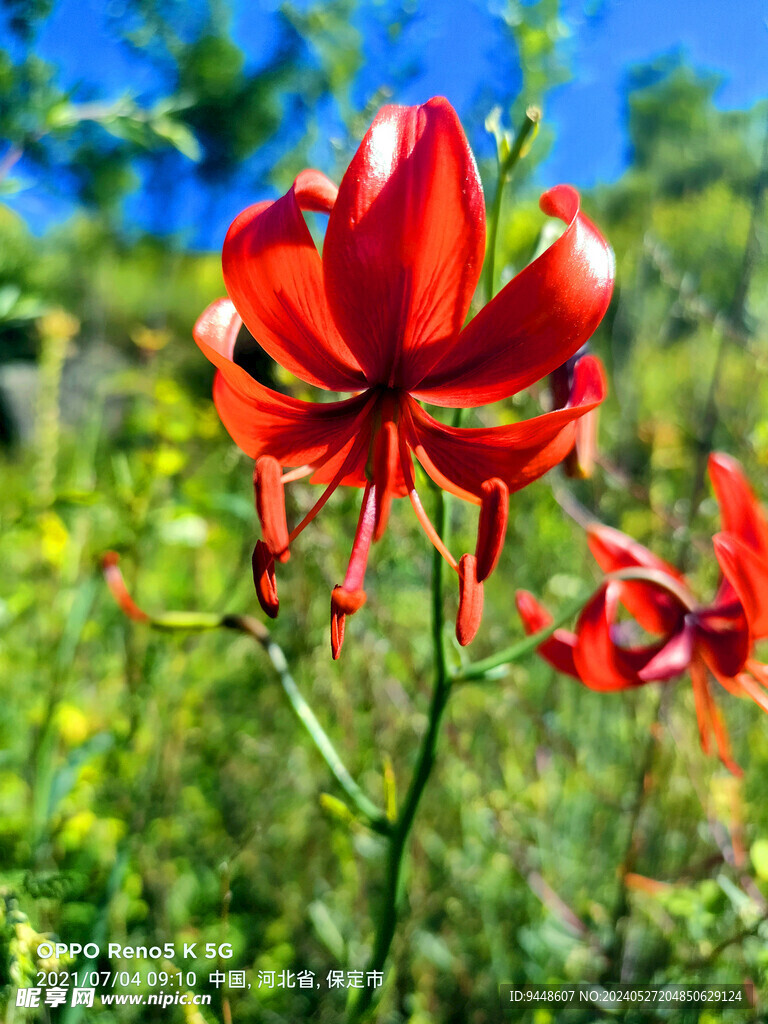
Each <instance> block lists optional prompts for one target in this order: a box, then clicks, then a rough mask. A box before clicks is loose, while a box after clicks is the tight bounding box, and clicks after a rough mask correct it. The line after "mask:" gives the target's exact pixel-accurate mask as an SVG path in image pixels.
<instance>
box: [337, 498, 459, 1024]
mask: <svg viewBox="0 0 768 1024" xmlns="http://www.w3.org/2000/svg"><path fill="white" fill-rule="evenodd" d="M435 528H436V529H437V532H438V533H439V535H440V536H441V537H443V538H445V535H446V533H447V508H446V499H445V497H444V496H443V492H442V491H438V492H437V514H436V516H435ZM443 598H444V587H443V559H442V556H441V555H440V552H439V551H437V550H435V551H434V553H433V556H432V644H433V651H434V659H435V680H434V684H433V688H432V698H431V701H430V706H429V721H428V724H427V731H426V732H425V734H424V737H423V739H422V741H421V747H420V748H419V753H418V757H417V760H416V767H415V769H414V772H413V776H412V777H411V782H410V785H409V787H408V792H407V793H406V796H405V801H404V802H403V805H402V807H401V808H400V812H399V814H398V816H397V819H396V820H395V822H394V824H393V826H392V833H391V835H390V837H389V845H388V847H387V860H386V867H385V875H384V891H383V893H382V894H381V902H380V904H379V908H380V909H379V917H378V920H377V922H376V934H375V938H374V945H373V952H372V953H371V958H370V961H369V964H368V968H367V970H368V972H371V971H382V972H383V970H384V965H385V963H386V960H387V957H388V955H389V950H390V947H391V945H392V940H393V938H394V935H395V928H396V926H397V907H398V902H399V899H398V897H399V888H400V878H401V874H402V866H403V859H404V856H405V851H406V847H407V845H408V839H409V836H410V834H411V828H412V826H413V822H414V819H415V817H416V812H417V810H418V807H419V803H420V801H421V798H422V795H423V793H424V790H425V789H426V786H427V782H428V781H429V777H430V775H431V773H432V769H433V767H434V764H435V754H436V750H437V740H438V735H439V733H440V724H441V722H442V718H443V713H444V711H445V708H446V705H447V703H448V698H449V696H450V692H451V678H450V675H449V673H448V666H447V661H446V656H445V640H444V635H443V634H444V620H443ZM350 992H351V1001H350V1003H349V1007H348V1015H347V1020H348V1021H349V1022H350V1024H352V1022H353V1021H357V1020H360V1019H361V1017H362V1016H363V1015H364V1014H365V1013H366V1012H367V1010H368V1009H369V1008H370V1005H371V1001H372V999H373V993H374V989H373V987H366V988H363V989H351V990H350Z"/></svg>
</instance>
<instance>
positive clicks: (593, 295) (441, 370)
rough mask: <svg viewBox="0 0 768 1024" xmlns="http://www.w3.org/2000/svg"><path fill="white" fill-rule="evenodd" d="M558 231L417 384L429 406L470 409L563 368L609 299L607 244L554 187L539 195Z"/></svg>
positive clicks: (562, 189)
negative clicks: (563, 224) (559, 223)
mask: <svg viewBox="0 0 768 1024" xmlns="http://www.w3.org/2000/svg"><path fill="white" fill-rule="evenodd" d="M541 207H542V209H543V210H544V212H545V213H548V214H550V215H552V216H556V217H560V218H561V219H562V220H564V221H567V222H568V227H567V228H566V230H565V232H564V234H563V235H562V236H561V237H560V238H559V239H558V240H557V241H556V242H554V243H553V244H552V245H551V246H550V247H549V249H547V250H546V252H544V253H542V255H541V256H539V257H538V259H536V260H534V261H533V263H531V264H530V265H529V266H527V267H526V268H525V269H524V270H522V271H521V272H520V273H519V274H518V275H517V276H516V277H515V278H513V279H512V280H511V281H510V282H509V284H508V285H507V286H506V287H505V288H502V290H501V291H500V292H499V294H498V295H497V296H496V297H495V298H494V299H493V300H492V301H491V302H489V303H488V305H487V306H485V308H484V309H482V310H480V312H479V313H478V314H477V316H476V317H475V318H474V319H473V320H472V321H471V322H470V323H469V324H468V325H467V326H466V327H465V328H464V330H463V331H462V332H461V335H460V336H459V338H458V340H457V342H456V343H455V344H454V345H453V346H452V347H451V348H450V349H449V350H448V351H447V352H446V354H445V355H444V356H443V357H442V358H441V359H440V361H439V362H438V363H437V364H436V365H435V367H434V369H432V370H431V371H430V372H429V374H428V375H427V376H426V377H425V378H424V379H422V380H421V381H420V382H419V383H418V386H417V387H414V388H412V389H411V390H412V393H413V394H414V396H415V397H416V398H420V399H423V400H424V401H426V402H432V403H434V404H436V405H444V406H460V407H467V406H475V405H485V404H486V403H488V402H493V401H497V400H498V399H501V398H508V397H509V396H510V395H514V394H515V393H516V392H518V391H521V390H522V389H523V388H526V387H528V386H529V385H530V384H533V383H534V382H535V381H537V380H540V379H541V378H542V377H543V376H545V375H546V374H547V373H550V372H551V371H552V370H554V369H556V368H557V367H558V366H560V364H561V363H564V362H565V361H566V359H568V358H569V357H570V356H571V355H573V353H574V352H576V351H577V349H579V348H580V347H581V346H582V345H583V344H584V342H585V341H587V339H588V338H589V337H590V336H591V335H592V334H593V333H594V331H595V329H596V328H597V325H598V324H599V323H600V321H601V320H602V318H603V315H604V313H605V311H606V309H607V308H608V303H609V302H610V299H611V292H612V290H613V279H614V273H615V268H614V259H613V252H612V251H611V247H610V246H609V245H608V243H607V242H606V240H605V239H604V238H603V236H602V235H601V234H600V232H599V231H598V230H597V228H596V227H595V226H594V224H592V222H591V221H590V220H588V219H587V218H586V217H585V216H584V214H582V213H581V212H580V210H579V196H578V193H577V192H576V190H575V189H573V188H571V187H570V186H568V185H559V186H557V187H556V188H553V189H551V190H550V191H549V192H545V193H544V195H543V196H542V197H541Z"/></svg>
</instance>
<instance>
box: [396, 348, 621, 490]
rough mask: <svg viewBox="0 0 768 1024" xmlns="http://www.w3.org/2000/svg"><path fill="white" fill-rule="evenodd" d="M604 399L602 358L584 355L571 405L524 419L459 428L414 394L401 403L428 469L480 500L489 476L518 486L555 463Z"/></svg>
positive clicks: (413, 441)
mask: <svg viewBox="0 0 768 1024" xmlns="http://www.w3.org/2000/svg"><path fill="white" fill-rule="evenodd" d="M604 398H605V377H604V375H603V371H602V368H601V366H600V363H599V361H598V360H596V359H595V358H594V357H592V356H585V357H584V358H583V359H580V360H579V364H578V366H577V368H576V375H575V380H574V389H573V392H572V395H571V404H570V405H568V406H566V408H564V409H556V410H554V411H553V412H549V413H546V414H545V415H543V416H537V417H535V418H534V419H530V420H524V421H523V422H521V423H514V424H511V425H509V426H502V427H480V428H473V429H461V428H459V427H448V426H444V425H443V424H442V423H438V421H437V420H435V419H433V418H432V417H431V416H430V415H429V414H428V413H426V412H425V411H424V410H423V409H422V408H421V407H420V406H419V405H418V403H416V402H414V401H413V400H412V399H409V400H408V402H407V403H404V404H403V406H402V408H403V413H404V428H405V429H406V432H407V437H408V444H409V445H410V447H411V448H412V449H413V451H414V452H415V454H416V457H417V459H418V460H419V462H421V464H422V465H423V467H424V469H425V470H426V472H427V473H428V474H429V475H430V476H431V477H432V479H433V480H434V481H435V482H436V483H437V484H439V485H440V487H443V488H444V489H445V490H448V491H451V492H452V493H453V494H457V495H459V497H462V498H465V499H466V500H468V501H472V502H475V503H477V504H479V503H480V500H481V497H482V487H483V482H484V481H485V480H487V479H488V478H489V477H498V478H499V479H500V480H502V481H503V482H504V483H505V484H506V485H507V487H508V488H509V490H510V491H518V490H520V489H521V488H522V487H525V486H526V485H527V484H529V483H531V482H532V481H533V480H536V479H538V478H539V477H540V476H541V475H542V474H543V473H546V472H547V470H549V469H551V468H552V467H553V466H555V465H557V463H558V462H560V461H561V460H562V459H563V458H564V457H565V456H566V455H567V454H568V452H569V451H570V450H571V447H572V446H573V439H574V430H575V421H576V420H577V419H578V418H579V417H580V416H583V415H584V414H585V413H587V412H589V411H590V410H591V409H594V408H595V407H596V406H597V405H599V404H600V402H602V401H603V399H604Z"/></svg>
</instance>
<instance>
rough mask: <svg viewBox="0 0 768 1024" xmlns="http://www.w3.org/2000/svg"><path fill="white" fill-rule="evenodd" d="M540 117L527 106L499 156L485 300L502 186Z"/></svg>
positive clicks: (491, 273) (493, 267)
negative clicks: (521, 120)
mask: <svg viewBox="0 0 768 1024" xmlns="http://www.w3.org/2000/svg"><path fill="white" fill-rule="evenodd" d="M540 119H541V111H540V110H539V109H538V108H537V107H529V108H528V109H527V110H526V112H525V119H524V120H523V123H522V124H521V125H520V128H519V129H518V132H517V135H516V136H515V141H514V142H513V143H512V147H511V148H510V151H509V153H507V155H506V157H505V158H504V159H503V160H502V159H501V157H499V176H498V178H497V180H496V192H495V193H494V196H493V203H492V204H491V211H490V213H491V215H490V218H489V221H490V233H489V236H488V253H487V256H486V260H485V301H486V302H490V301H491V299H492V298H493V287H494V278H495V271H496V237H497V235H498V233H499V220H500V218H501V201H502V198H503V195H504V186H505V185H506V183H507V182H508V181H509V176H510V174H511V173H512V171H513V169H514V167H515V164H516V163H517V162H518V160H519V159H520V157H521V155H522V151H523V146H524V145H525V143H526V141H527V139H528V136H529V135H530V134H531V132H532V131H533V130H534V128H535V127H536V126H537V125H538V123H539V120H540Z"/></svg>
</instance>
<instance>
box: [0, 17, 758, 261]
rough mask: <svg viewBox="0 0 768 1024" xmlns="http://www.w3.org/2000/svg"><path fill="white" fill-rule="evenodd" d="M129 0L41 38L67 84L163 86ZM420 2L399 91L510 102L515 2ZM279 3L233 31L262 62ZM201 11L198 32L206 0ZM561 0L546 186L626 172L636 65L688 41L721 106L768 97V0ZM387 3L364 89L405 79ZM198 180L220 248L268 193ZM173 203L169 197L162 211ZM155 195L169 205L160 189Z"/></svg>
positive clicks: (150, 220)
mask: <svg viewBox="0 0 768 1024" xmlns="http://www.w3.org/2000/svg"><path fill="white" fill-rule="evenodd" d="M122 3H123V0H110V2H109V4H107V3H105V2H104V0H58V2H57V4H56V5H55V7H54V13H53V15H52V17H51V18H50V19H49V21H48V22H47V24H46V26H45V28H44V30H43V32H42V34H41V36H40V38H39V41H38V45H37V49H38V52H39V53H40V55H41V56H43V57H45V58H46V59H47V60H49V61H51V62H53V63H54V64H56V65H57V66H58V67H59V68H60V69H61V72H60V73H61V81H62V82H63V83H64V84H68V85H74V84H76V83H79V84H80V86H81V87H83V88H84V89H85V90H86V91H90V92H91V93H92V94H96V95H101V96H106V97H109V96H115V95H119V94H121V93H123V92H125V91H127V90H130V91H132V92H133V93H135V94H137V95H148V96H150V95H151V94H152V93H153V91H154V90H156V89H157V88H158V85H159V80H158V76H157V73H156V72H155V71H154V70H153V69H152V68H151V67H150V66H149V65H147V64H146V63H141V62H137V61H136V60H135V59H134V58H133V57H132V56H131V54H130V53H129V52H128V51H126V50H125V49H123V48H121V47H120V46H119V45H117V44H116V43H115V41H114V38H113V37H112V36H110V34H109V33H108V32H107V31H106V29H105V27H104V20H105V11H107V10H112V11H113V12H114V11H115V10H117V9H119V5H121V4H122ZM413 3H414V7H415V9H416V11H417V17H416V18H414V19H413V21H412V22H411V24H410V25H409V27H408V29H407V31H406V32H405V33H404V34H403V40H402V46H401V48H400V50H399V51H396V52H395V60H396V62H398V61H399V62H400V63H402V62H403V61H404V60H406V59H410V58H413V59H414V60H415V61H416V62H417V65H418V68H419V70H418V73H417V74H416V75H415V77H412V78H409V79H406V80H405V82H404V84H403V85H402V87H398V88H397V91H396V93H395V96H394V99H395V100H397V101H399V102H404V103H417V102H421V101H423V100H424V99H426V98H428V97H429V96H431V95H435V94H443V95H445V96H447V97H448V98H449V99H450V100H451V102H452V103H453V104H454V106H456V108H457V109H458V111H459V113H460V115H461V114H463V115H465V116H466V115H467V113H468V112H469V110H470V109H472V107H473V104H475V103H476V101H477V99H478V96H479V95H480V94H481V92H483V91H484V92H485V94H486V95H495V96H497V97H498V98H499V99H502V100H503V99H504V98H505V97H510V96H513V95H514V93H515V90H516V88H517V86H518V84H519V83H518V80H517V74H516V70H515V66H514V64H515V62H514V55H512V54H510V53H509V52H508V51H507V52H504V50H503V49H502V48H501V46H500V38H501V36H500V32H499V21H498V18H497V17H496V16H495V15H494V14H493V13H492V8H493V5H494V3H496V4H498V5H499V7H501V6H502V5H503V0H490V3H489V2H483V0H421V2H419V3H417V2H416V0H413ZM275 6H276V2H275V3H273V2H271V0H233V6H232V7H231V11H232V19H233V21H232V27H233V35H234V38H235V40H236V41H237V42H238V44H239V45H240V46H241V47H243V48H244V49H245V51H246V53H247V55H248V59H249V63H250V64H251V65H254V66H255V65H258V64H259V63H260V62H261V61H262V60H264V58H265V55H266V54H267V53H268V52H269V50H270V48H271V47H272V46H274V43H275V32H274V24H275V16H274V9H275ZM187 8H188V9H189V11H190V21H191V30H192V29H193V28H194V12H195V8H196V5H195V3H194V0H188V3H187ZM561 9H562V12H563V19H564V21H565V23H566V26H567V29H568V36H567V38H566V39H565V40H564V41H563V43H562V46H563V56H564V57H565V58H566V61H567V63H568V65H569V66H570V68H571V71H572V77H571V79H570V80H569V81H568V82H567V83H566V84H564V85H561V86H558V87H557V88H555V89H553V90H552V91H551V93H550V94H549V96H548V98H547V101H546V104H545V118H546V119H547V121H548V122H549V123H550V124H551V125H552V127H553V129H554V135H555V142H554V145H553V148H552V150H551V152H550V154H549V156H548V158H547V160H546V161H545V162H544V163H543V164H542V165H541V167H540V169H539V178H540V180H541V183H542V185H549V184H552V183H554V182H556V181H569V182H571V183H573V184H575V185H577V186H580V187H583V188H586V187H590V186H592V185H594V184H596V183H598V182H602V181H610V180H613V179H615V178H616V177H617V176H619V175H620V174H621V172H622V170H623V168H624V166H625V163H626V155H627V140H626V134H625V130H624V125H623V102H624V99H623V98H624V92H625V85H626V80H627V73H628V68H629V67H630V66H631V65H633V64H636V63H639V62H646V61H649V60H652V59H653V58H655V57H658V56H659V55H661V54H664V53H669V52H670V51H672V50H681V51H682V52H683V53H684V54H685V55H686V56H687V58H688V60H689V61H690V62H691V63H692V64H693V65H694V66H696V67H699V68H701V69H703V70H711V71H716V72H718V73H720V74H721V75H722V77H723V85H722V87H721V89H720V91H719V92H718V94H717V98H716V99H717V102H718V103H719V104H720V105H721V106H723V107H746V106H749V105H751V104H752V103H754V102H755V100H757V99H759V98H762V97H765V96H768V27H767V26H768V0H562V3H561ZM378 10H379V11H380V10H381V8H380V7H379V8H378ZM376 11H377V6H376V5H375V4H372V3H370V2H365V0H364V2H363V3H362V4H361V6H360V14H359V15H358V27H359V28H360V29H361V32H362V35H363V37H364V39H365V50H366V58H367V61H366V65H365V67H364V69H363V71H362V72H361V75H360V79H359V81H358V83H357V87H356V91H357V93H358V94H359V96H360V97H364V96H365V95H366V90H369V89H370V88H372V87H375V85H377V84H379V83H380V82H381V81H383V80H388V81H393V80H394V81H397V71H398V67H397V64H396V63H395V64H392V63H391V62H392V61H393V51H392V50H391V49H387V47H386V46H383V45H382V43H381V34H382V33H381V26H380V25H379V24H378V22H377V14H376ZM403 55H405V56H403ZM388 62H390V63H388ZM319 157H320V159H322V153H321V152H320V153H319ZM251 177H252V173H251ZM196 188H197V185H196V184H194V183H193V180H192V176H191V175H190V178H189V181H186V182H184V183H181V182H180V183H179V191H178V195H177V196H176V197H175V204H176V211H177V213H176V217H175V222H176V224H179V223H181V224H183V223H184V221H185V219H187V220H189V221H190V222H192V221H197V222H198V223H199V222H200V221H201V219H202V218H201V216H200V215H199V211H200V210H201V209H203V208H204V209H205V210H206V224H207V227H206V229H205V230H204V231H202V232H201V230H200V229H199V228H194V227H192V226H191V224H190V226H189V227H188V229H187V232H186V234H187V237H188V239H189V240H190V241H193V242H194V243H196V244H199V245H204V246H206V247H214V248H215V247H218V245H220V243H221V239H222V237H223V232H224V231H225V230H226V226H227V224H228V222H229V220H231V218H232V217H233V216H234V215H235V214H236V213H237V212H238V211H239V209H240V208H242V206H244V205H246V203H247V202H249V201H253V200H254V199H256V198H261V197H260V196H254V195H253V194H252V186H251V185H250V183H249V182H246V181H245V179H244V180H243V181H242V182H240V183H238V184H237V185H236V186H235V187H234V188H232V189H230V190H229V191H228V192H226V193H224V194H222V195H221V196H219V197H218V198H217V200H216V202H215V203H213V204H211V203H210V202H207V201H203V197H201V196H198V195H196V194H195V189H196ZM164 201H165V200H163V198H162V197H161V199H160V203H159V206H160V209H161V213H162V206H163V203H164ZM169 201H170V200H169ZM154 203H155V207H157V206H158V201H157V197H155V200H154ZM15 205H17V206H18V208H19V209H20V210H21V211H22V212H23V213H24V214H25V216H27V218H28V219H29V220H30V222H31V224H32V225H33V227H35V228H37V229H38V230H39V229H41V228H43V227H44V226H45V225H46V224H48V223H50V221H51V219H52V218H55V217H59V216H61V215H62V214H63V213H64V212H65V211H66V204H62V203H61V202H58V203H51V201H50V200H48V199H46V198H45V197H43V196H41V195H39V194H37V195H36V194H34V190H33V191H32V194H30V193H27V194H25V195H22V196H20V197H19V198H18V200H17V201H16V203H15ZM129 211H130V216H131V217H132V218H133V219H134V220H136V221H137V222H138V223H142V222H143V223H144V224H145V225H147V226H152V225H153V224H155V223H156V220H157V218H156V216H155V215H154V214H153V200H152V197H151V196H147V195H143V194H140V195H138V196H135V197H134V199H133V200H132V202H131V204H130V206H129ZM156 212H157V211H155V213H156Z"/></svg>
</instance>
